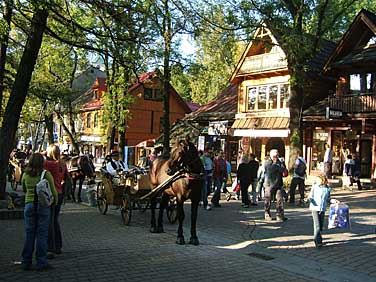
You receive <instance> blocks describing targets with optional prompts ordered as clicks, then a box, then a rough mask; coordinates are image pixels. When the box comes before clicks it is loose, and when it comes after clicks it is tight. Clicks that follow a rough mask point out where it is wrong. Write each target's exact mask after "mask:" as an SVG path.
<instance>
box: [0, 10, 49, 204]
mask: <svg viewBox="0 0 376 282" xmlns="http://www.w3.org/2000/svg"><path fill="white" fill-rule="evenodd" d="M47 18H48V12H47V10H44V9H42V10H37V11H35V13H34V15H33V18H32V22H31V27H30V33H29V36H28V39H27V42H26V45H25V49H24V52H23V54H22V58H21V61H20V64H19V66H18V71H17V74H16V78H15V80H14V84H13V87H12V91H11V95H10V97H9V100H8V104H7V107H6V109H5V114H4V120H3V124H2V127H1V130H0V199H5V188H6V174H7V167H8V162H9V155H10V152H11V151H12V144H13V141H14V139H15V137H16V131H17V126H18V121H19V119H20V114H21V110H22V107H23V105H24V103H25V99H26V96H27V92H28V88H29V84H30V80H31V75H32V73H33V71H34V66H35V63H36V60H37V58H38V53H39V49H40V47H41V44H42V39H43V33H44V30H45V28H46V24H47Z"/></svg>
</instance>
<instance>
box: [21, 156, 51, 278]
mask: <svg viewBox="0 0 376 282" xmlns="http://www.w3.org/2000/svg"><path fill="white" fill-rule="evenodd" d="M43 163H44V159H43V156H42V155H41V154H39V153H34V154H32V155H31V157H30V159H29V162H28V164H27V166H26V169H25V172H24V174H23V176H22V180H21V183H22V188H23V191H24V192H25V193H26V195H25V209H24V220H25V233H26V235H25V243H24V247H23V250H22V269H23V270H31V269H32V258H33V252H34V243H35V240H36V253H35V255H36V261H37V265H36V270H38V271H43V270H47V269H48V268H51V266H50V265H49V264H48V263H47V249H48V227H49V225H50V213H51V208H50V207H49V206H44V205H42V204H41V203H39V202H38V195H37V191H36V190H37V188H36V187H37V184H38V182H40V180H41V175H42V172H43ZM44 178H45V179H46V180H47V181H48V183H49V187H50V189H51V192H52V194H53V196H54V204H55V205H56V204H57V191H56V189H55V184H54V180H53V177H52V175H51V173H50V172H46V173H45V174H44Z"/></svg>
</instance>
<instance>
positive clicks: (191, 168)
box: [168, 140, 203, 175]
mask: <svg viewBox="0 0 376 282" xmlns="http://www.w3.org/2000/svg"><path fill="white" fill-rule="evenodd" d="M180 169H184V170H186V171H187V172H188V173H192V174H193V173H194V174H197V173H198V174H200V173H201V172H202V170H203V168H202V163H201V160H200V157H199V155H198V151H197V148H196V146H195V145H194V144H193V143H192V142H190V141H189V140H179V141H177V142H176V144H175V146H174V148H173V150H172V152H171V157H170V164H169V171H168V174H170V175H172V174H174V173H175V172H176V171H178V170H180Z"/></svg>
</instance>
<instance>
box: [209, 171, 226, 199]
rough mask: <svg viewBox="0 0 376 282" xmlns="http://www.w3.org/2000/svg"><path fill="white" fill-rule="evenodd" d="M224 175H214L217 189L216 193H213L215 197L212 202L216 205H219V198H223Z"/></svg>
mask: <svg viewBox="0 0 376 282" xmlns="http://www.w3.org/2000/svg"><path fill="white" fill-rule="evenodd" d="M223 181H224V179H223V177H214V184H215V188H214V189H215V190H214V195H213V198H212V200H211V201H212V203H213V204H214V205H218V204H219V200H220V198H221V189H222V184H223Z"/></svg>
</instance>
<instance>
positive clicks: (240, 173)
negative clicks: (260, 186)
mask: <svg viewBox="0 0 376 282" xmlns="http://www.w3.org/2000/svg"><path fill="white" fill-rule="evenodd" d="M250 170H251V168H250V165H249V161H248V157H247V156H246V155H243V157H242V158H241V160H240V164H239V166H238V169H237V171H236V179H237V181H238V183H239V185H240V192H241V197H242V206H243V207H244V208H249V196H248V186H249V185H250V184H251V174H250Z"/></svg>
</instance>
